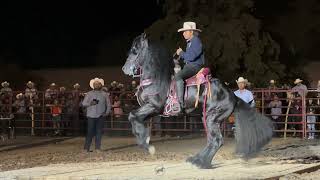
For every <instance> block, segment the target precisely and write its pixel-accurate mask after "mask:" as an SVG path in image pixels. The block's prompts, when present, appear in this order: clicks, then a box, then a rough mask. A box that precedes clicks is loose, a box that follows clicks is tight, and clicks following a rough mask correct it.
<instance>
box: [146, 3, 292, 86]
mask: <svg viewBox="0 0 320 180" xmlns="http://www.w3.org/2000/svg"><path fill="white" fill-rule="evenodd" d="M163 8H164V13H165V15H166V16H165V17H164V18H163V19H160V20H158V21H156V22H155V23H154V24H152V25H151V26H150V27H149V28H148V29H147V30H146V31H147V33H148V34H149V36H150V38H151V39H155V40H159V41H162V42H163V43H164V44H165V45H166V46H167V47H168V48H170V49H171V50H172V52H174V51H175V49H177V47H179V45H182V44H185V42H183V38H181V36H180V35H178V34H177V29H178V28H180V27H181V26H182V24H183V22H184V21H195V22H196V23H197V25H198V26H199V27H200V28H201V29H202V30H203V32H202V33H201V35H200V36H201V39H202V41H203V44H204V46H205V57H206V60H207V63H208V65H209V66H210V67H211V70H212V71H213V72H214V74H215V76H216V77H218V78H219V79H221V80H223V81H227V82H231V83H233V84H234V85H235V79H236V78H237V77H238V76H244V77H246V78H248V79H249V81H251V82H253V83H254V84H255V85H256V86H258V87H262V86H266V85H267V84H268V82H269V80H270V79H275V80H279V79H285V77H286V76H287V75H286V73H285V67H286V66H285V65H284V64H282V63H280V61H279V54H280V46H279V45H278V43H277V42H275V41H274V40H273V39H272V37H271V35H270V34H269V33H268V32H265V31H263V29H262V25H261V22H260V20H259V19H257V18H255V17H254V16H253V15H252V12H253V10H254V4H253V1H252V0H228V1H225V0H189V1H184V0H166V1H165V3H164V6H163Z"/></svg>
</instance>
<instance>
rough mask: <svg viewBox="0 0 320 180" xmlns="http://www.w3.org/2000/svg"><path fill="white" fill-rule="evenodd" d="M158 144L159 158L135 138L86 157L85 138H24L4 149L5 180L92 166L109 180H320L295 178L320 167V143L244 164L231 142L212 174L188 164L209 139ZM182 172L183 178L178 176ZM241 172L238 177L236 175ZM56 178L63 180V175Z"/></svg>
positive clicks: (107, 143) (272, 151)
mask: <svg viewBox="0 0 320 180" xmlns="http://www.w3.org/2000/svg"><path fill="white" fill-rule="evenodd" d="M152 140H153V141H152V144H153V145H154V146H155V148H156V154H155V155H154V156H150V155H148V154H147V153H145V152H144V151H142V150H140V149H139V148H138V147H136V146H135V139H134V138H110V137H103V143H102V144H103V147H102V148H103V152H102V153H95V152H92V153H83V152H82V147H83V143H84V138H65V139H52V138H49V139H48V138H37V137H34V138H32V139H31V138H30V137H18V139H17V140H15V141H12V142H8V143H2V144H0V157H1V161H0V179H1V177H5V178H7V177H8V178H9V175H11V176H10V177H13V175H15V174H16V175H20V174H21V176H22V175H25V174H26V173H27V174H28V175H30V176H33V174H32V173H34V175H37V173H36V172H40V171H41V172H43V169H41V168H43V167H46V168H47V170H46V171H49V170H50V172H52V171H57V172H60V171H61V168H62V169H63V168H64V167H68V169H69V170H72V169H74V168H77V169H78V170H79V171H80V170H81V171H82V173H86V172H84V169H81V168H87V167H90V168H91V171H92V172H91V171H90V172H89V171H87V170H88V169H86V171H87V173H88V174H90V173H91V176H88V177H93V176H92V174H95V173H97V172H98V170H97V169H99V168H100V169H101V168H102V167H105V169H104V170H103V173H107V174H108V175H109V176H108V178H107V179H109V178H111V177H112V178H111V179H117V178H116V177H118V179H127V178H128V179H135V178H134V177H139V178H136V179H186V178H187V179H188V178H189V179H229V178H230V179H265V178H267V177H275V176H277V172H278V171H279V172H281V173H278V174H279V175H285V176H283V177H281V179H317V178H318V177H320V171H315V172H311V173H303V174H294V173H292V172H294V170H295V169H297V170H300V169H304V168H307V167H311V166H315V165H318V164H320V141H319V140H313V141H306V140H301V139H299V138H289V139H286V140H284V139H273V140H272V142H271V143H270V144H269V145H268V146H266V147H265V148H264V149H263V151H262V152H261V153H260V154H259V155H258V156H257V157H255V158H253V159H251V160H249V161H244V160H241V159H239V158H237V157H236V156H235V155H234V153H233V151H234V149H235V147H234V141H233V139H225V143H224V145H223V147H222V148H221V149H220V150H219V152H218V153H217V154H216V156H215V157H214V160H213V167H214V168H213V170H211V171H210V170H207V171H206V170H198V169H195V167H190V166H191V165H190V166H189V164H187V163H185V159H186V158H187V157H189V156H191V155H194V154H195V153H197V152H198V151H199V150H200V149H201V148H202V147H204V145H205V143H206V141H205V138H204V137H197V138H168V139H165V140H164V139H162V138H160V137H153V139H152ZM30 144H32V145H30ZM58 167H60V169H58ZM142 167H143V168H142ZM28 168H33V169H28ZM148 168H149V169H148ZM281 168H282V169H281ZM119 169H120V170H119ZM230 169H232V171H230ZM238 170H239V172H238ZM74 171H76V170H74ZM101 171H102V170H101ZM109 171H110V172H109ZM158 171H159V172H160V174H161V173H163V172H164V171H165V176H156V175H155V174H157V173H158ZM31 172H32V173H31ZM77 172H78V171H77ZM123 172H126V176H122V175H123V174H122V173H123ZM179 172H180V175H179V174H177V173H179ZM23 173H25V174H23ZM30 173H31V174H30ZM103 173H102V174H103ZM130 173H132V175H130ZM235 173H236V174H237V173H238V175H237V177H238V178H236V177H235V176H234V174H235ZM254 173H256V174H254ZM62 174H63V173H62ZM71 174H72V173H71ZM77 174H78V175H79V173H77ZM102 174H101V175H102ZM38 175H39V174H38ZM56 176H57V177H60V175H59V173H58V174H57V175H56ZM41 177H42V176H41ZM43 177H44V176H43ZM45 177H47V176H45ZM48 177H49V176H48ZM70 177H71V176H70ZM101 177H102V176H101ZM121 177H122V178H121ZM9 179H10V178H9Z"/></svg>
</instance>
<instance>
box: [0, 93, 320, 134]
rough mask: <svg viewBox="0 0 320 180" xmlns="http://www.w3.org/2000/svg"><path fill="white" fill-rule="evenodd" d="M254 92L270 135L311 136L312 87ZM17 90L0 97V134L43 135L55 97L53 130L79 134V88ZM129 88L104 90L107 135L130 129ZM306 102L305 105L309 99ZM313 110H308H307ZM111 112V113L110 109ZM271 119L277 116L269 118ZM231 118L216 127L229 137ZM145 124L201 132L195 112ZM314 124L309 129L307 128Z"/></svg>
mask: <svg viewBox="0 0 320 180" xmlns="http://www.w3.org/2000/svg"><path fill="white" fill-rule="evenodd" d="M252 92H253V93H254V95H255V101H256V109H257V111H259V112H261V113H262V114H264V115H266V116H268V117H270V118H271V119H272V120H273V123H274V133H275V135H276V136H281V137H282V136H283V137H287V135H295V136H298V137H301V138H308V137H310V135H312V134H311V133H315V135H316V136H319V134H320V122H319V121H318V119H320V118H319V116H320V96H319V94H318V93H319V92H318V91H316V90H308V92H307V94H304V95H302V96H300V97H294V98H288V96H287V95H288V94H290V93H291V94H292V93H295V92H293V91H291V90H281V89H273V90H270V89H257V90H253V91H252ZM18 93H20V92H12V93H10V94H6V95H2V96H1V104H0V110H1V111H0V120H1V127H2V129H1V132H2V133H4V132H6V129H7V127H9V130H10V131H11V130H15V132H16V133H28V134H29V133H30V134H31V135H44V134H48V133H50V132H51V131H53V130H55V129H57V127H54V125H53V124H54V123H53V120H52V116H51V111H50V108H51V107H52V106H53V105H52V104H53V101H54V100H55V99H57V100H59V105H60V106H61V107H62V113H61V121H59V124H60V127H59V130H61V131H63V132H64V133H67V134H75V135H79V134H84V133H85V127H86V118H85V110H84V109H83V108H82V107H81V106H80V104H81V100H82V99H83V96H84V94H85V92H80V91H77V92H75V91H72V92H64V93H63V94H61V93H56V94H54V93H52V94H51V96H50V97H49V96H48V94H46V93H45V92H41V91H38V92H37V94H36V96H33V97H24V98H23V101H24V103H20V104H19V101H17V98H16V95H17V94H18ZM132 94H133V92H130V91H128V92H124V91H121V92H110V99H111V102H114V98H115V97H116V96H120V100H121V106H120V107H115V108H121V109H122V110H123V114H115V113H112V114H111V115H110V116H108V117H106V120H105V128H104V130H105V131H106V132H108V133H113V132H115V133H116V134H117V133H118V134H123V135H129V134H130V131H131V128H130V123H129V122H128V121H127V116H128V113H129V112H130V111H131V110H132V109H135V108H137V107H138V104H137V102H136V99H135V97H133V96H132ZM273 94H277V95H278V97H279V98H278V100H279V101H280V102H281V103H282V105H281V106H279V107H276V108H280V109H281V113H279V114H276V115H275V114H274V113H272V108H275V107H270V105H269V104H270V102H272V101H273V99H272V95H273ZM309 101H310V102H311V101H312V102H311V103H310V102H309ZM310 108H313V109H314V110H315V112H314V113H309V111H308V110H309V109H310ZM113 112H115V111H113ZM272 116H274V117H277V118H273V117H272ZM311 116H314V117H315V119H316V121H315V122H308V121H307V120H308V117H311ZM233 124H234V117H233V116H231V117H230V118H229V119H228V120H226V121H224V122H223V123H222V125H221V129H222V131H223V134H224V135H225V136H232V135H233ZM146 125H147V126H149V127H150V129H151V131H152V132H154V133H157V132H161V133H163V134H165V133H194V132H204V129H203V125H202V120H201V112H194V113H191V114H188V115H186V116H184V117H168V118H166V117H160V116H156V117H153V118H152V119H151V121H147V122H146ZM313 126H314V127H313Z"/></svg>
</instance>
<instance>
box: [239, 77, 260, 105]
mask: <svg viewBox="0 0 320 180" xmlns="http://www.w3.org/2000/svg"><path fill="white" fill-rule="evenodd" d="M236 82H237V84H238V87H239V89H238V90H237V91H235V92H234V94H235V95H236V96H237V97H239V98H240V99H242V100H243V101H244V102H246V103H248V104H249V105H250V107H255V102H254V99H253V94H252V92H251V91H249V90H247V89H246V84H247V80H246V79H244V78H243V77H239V78H238V80H236Z"/></svg>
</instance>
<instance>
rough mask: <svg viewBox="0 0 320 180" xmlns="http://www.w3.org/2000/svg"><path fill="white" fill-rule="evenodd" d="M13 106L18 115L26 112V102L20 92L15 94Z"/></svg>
mask: <svg viewBox="0 0 320 180" xmlns="http://www.w3.org/2000/svg"><path fill="white" fill-rule="evenodd" d="M13 107H15V109H16V113H17V114H19V116H21V115H24V114H25V113H26V103H25V100H24V96H23V94H22V93H19V94H17V95H16V100H15V102H14V103H13Z"/></svg>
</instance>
